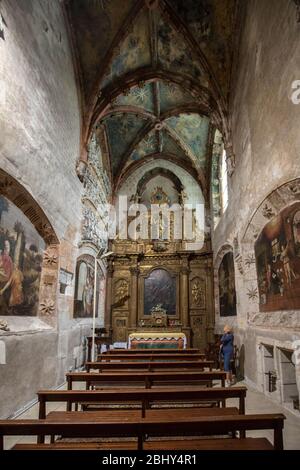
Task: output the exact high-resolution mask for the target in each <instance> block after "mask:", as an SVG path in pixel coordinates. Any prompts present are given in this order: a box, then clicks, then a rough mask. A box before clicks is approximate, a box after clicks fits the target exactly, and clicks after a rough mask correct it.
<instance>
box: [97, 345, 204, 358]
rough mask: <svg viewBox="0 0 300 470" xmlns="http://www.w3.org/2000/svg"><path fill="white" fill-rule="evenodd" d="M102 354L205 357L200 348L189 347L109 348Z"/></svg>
mask: <svg viewBox="0 0 300 470" xmlns="http://www.w3.org/2000/svg"><path fill="white" fill-rule="evenodd" d="M102 354H105V355H109V354H148V355H151V354H200V355H201V356H202V357H203V359H204V358H205V354H204V353H200V349H196V348H187V349H142V348H141V349H125V348H124V349H109V350H108V351H104V352H103V353H102Z"/></svg>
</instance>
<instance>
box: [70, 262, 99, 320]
mask: <svg viewBox="0 0 300 470" xmlns="http://www.w3.org/2000/svg"><path fill="white" fill-rule="evenodd" d="M100 280H101V278H100V273H99V271H98V273H97V290H96V301H97V305H96V316H98V308H99V289H100ZM94 283H95V268H94V259H93V257H92V256H89V255H84V256H83V257H82V258H80V259H79V260H78V262H77V267H76V282H75V301H74V317H75V318H91V317H92V316H93V311H94Z"/></svg>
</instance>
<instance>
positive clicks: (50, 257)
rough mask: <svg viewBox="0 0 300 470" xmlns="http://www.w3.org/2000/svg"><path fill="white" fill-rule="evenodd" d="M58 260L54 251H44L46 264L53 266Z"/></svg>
mask: <svg viewBox="0 0 300 470" xmlns="http://www.w3.org/2000/svg"><path fill="white" fill-rule="evenodd" d="M57 261H58V256H57V253H56V252H53V251H50V250H47V251H45V253H44V262H45V264H46V265H48V266H55V265H56V264H57Z"/></svg>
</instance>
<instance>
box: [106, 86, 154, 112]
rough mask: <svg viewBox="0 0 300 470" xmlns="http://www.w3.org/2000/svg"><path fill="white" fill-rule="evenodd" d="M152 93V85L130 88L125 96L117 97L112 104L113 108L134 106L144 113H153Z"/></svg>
mask: <svg viewBox="0 0 300 470" xmlns="http://www.w3.org/2000/svg"><path fill="white" fill-rule="evenodd" d="M153 93H154V91H153V83H146V84H145V85H144V86H143V87H138V86H135V87H133V88H131V89H130V90H128V92H127V94H126V95H124V94H122V95H119V96H118V97H117V98H116V99H115V100H114V101H113V103H112V104H113V106H136V107H138V108H141V109H143V110H144V111H149V112H150V113H154V94H153Z"/></svg>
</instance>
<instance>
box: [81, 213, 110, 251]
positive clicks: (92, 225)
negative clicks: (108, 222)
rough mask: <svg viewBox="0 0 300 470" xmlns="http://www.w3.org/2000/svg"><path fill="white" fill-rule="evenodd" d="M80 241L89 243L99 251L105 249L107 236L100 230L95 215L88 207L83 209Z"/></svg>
mask: <svg viewBox="0 0 300 470" xmlns="http://www.w3.org/2000/svg"><path fill="white" fill-rule="evenodd" d="M82 241H84V242H91V243H93V244H94V245H96V246H97V247H98V248H99V249H103V250H105V249H106V248H107V234H105V232H104V230H101V227H100V224H99V218H98V216H97V215H96V213H95V212H94V211H93V210H91V209H90V208H88V207H84V209H83V224H82Z"/></svg>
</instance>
